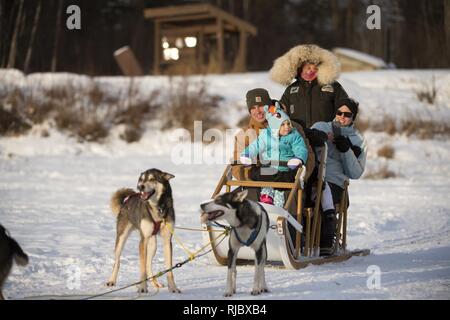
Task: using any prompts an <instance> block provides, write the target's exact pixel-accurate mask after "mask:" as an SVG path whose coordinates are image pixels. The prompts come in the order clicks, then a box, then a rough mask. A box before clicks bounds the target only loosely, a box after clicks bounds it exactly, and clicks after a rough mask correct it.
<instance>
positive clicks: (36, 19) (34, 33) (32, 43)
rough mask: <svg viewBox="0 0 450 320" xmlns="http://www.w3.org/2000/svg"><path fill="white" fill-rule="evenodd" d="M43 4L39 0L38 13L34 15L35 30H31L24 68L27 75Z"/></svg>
mask: <svg viewBox="0 0 450 320" xmlns="http://www.w3.org/2000/svg"><path fill="white" fill-rule="evenodd" d="M41 4H42V1H41V0H39V2H38V4H37V8H36V12H35V14H34V21H33V29H32V30H31V38H30V44H29V45H28V50H27V56H26V58H25V64H24V66H23V70H24V72H25V73H26V72H27V71H28V67H29V66H30V61H31V55H32V53H33V45H34V39H35V37H36V30H37V26H38V24H39V17H40V15H41Z"/></svg>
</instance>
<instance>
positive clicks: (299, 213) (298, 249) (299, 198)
mask: <svg viewBox="0 0 450 320" xmlns="http://www.w3.org/2000/svg"><path fill="white" fill-rule="evenodd" d="M302 196H303V190H301V189H300V190H298V192H297V222H298V223H299V224H301V225H302V226H303V224H302V217H303V206H302ZM301 239H302V233H301V232H298V231H297V232H296V235H295V258H298V256H299V255H300V252H301Z"/></svg>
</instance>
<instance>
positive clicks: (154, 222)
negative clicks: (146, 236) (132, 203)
mask: <svg viewBox="0 0 450 320" xmlns="http://www.w3.org/2000/svg"><path fill="white" fill-rule="evenodd" d="M137 195H139V192H135V193H132V194H130V195H129V196H127V197H125V199H123V205H126V203H127V202H128V200H130V199H131V198H132V197H134V196H137ZM145 205H146V206H145V207H146V208H147V212H148V215H149V217H150V220H151V221H152V222H153V224H154V225H155V227H154V228H153V232H152V236H154V235H156V234H157V233H158V232H159V229H160V228H161V222H162V221H155V219H153V217H152V213H151V209H150V206H149V204H148V203H146V204H145ZM159 211H161V209H159Z"/></svg>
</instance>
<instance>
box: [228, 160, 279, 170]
mask: <svg viewBox="0 0 450 320" xmlns="http://www.w3.org/2000/svg"><path fill="white" fill-rule="evenodd" d="M230 164H231V165H232V166H243V165H244V164H243V163H241V162H240V161H239V160H234V161H232V162H231V163H230ZM273 165H274V166H278V167H287V166H288V162H287V161H278V162H276V161H274V162H273ZM249 166H259V167H263V168H267V167H270V166H271V164H270V163H261V162H260V161H258V162H257V163H252V164H251V165H249Z"/></svg>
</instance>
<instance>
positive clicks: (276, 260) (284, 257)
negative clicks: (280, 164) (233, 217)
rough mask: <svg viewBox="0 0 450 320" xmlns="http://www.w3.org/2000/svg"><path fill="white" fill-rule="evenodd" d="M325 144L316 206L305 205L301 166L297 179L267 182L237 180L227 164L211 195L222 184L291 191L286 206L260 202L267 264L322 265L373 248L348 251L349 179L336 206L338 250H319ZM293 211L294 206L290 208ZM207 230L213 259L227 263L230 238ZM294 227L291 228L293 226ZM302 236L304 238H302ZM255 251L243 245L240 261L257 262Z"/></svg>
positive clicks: (336, 242)
mask: <svg viewBox="0 0 450 320" xmlns="http://www.w3.org/2000/svg"><path fill="white" fill-rule="evenodd" d="M326 154H327V147H326V145H325V146H324V147H322V148H321V153H320V165H319V175H318V182H317V190H319V192H318V194H317V198H316V200H315V206H314V207H312V208H304V206H303V203H304V197H303V193H304V190H303V188H302V186H303V184H302V181H301V177H302V169H299V170H298V171H297V174H296V177H295V181H294V182H292V183H288V182H264V181H243V180H234V179H233V177H232V175H231V168H232V165H231V164H230V165H228V166H227V167H226V168H225V171H224V173H223V175H222V177H221V178H220V181H219V183H218V184H217V187H216V189H215V190H214V193H213V194H212V197H211V198H214V197H215V196H216V195H218V194H219V193H220V192H221V191H222V189H223V187H225V189H226V192H230V191H231V188H232V187H258V188H262V187H273V188H282V189H287V190H290V193H289V196H288V198H287V201H286V203H285V205H284V208H281V207H277V206H274V205H269V204H265V203H260V204H261V205H262V206H263V207H264V208H265V209H266V211H267V213H268V215H269V219H270V226H271V227H270V229H269V232H268V234H267V241H266V243H267V263H268V264H273V265H282V266H284V267H286V268H288V269H300V268H304V267H306V266H308V265H310V264H323V263H329V262H340V261H344V260H347V259H349V258H351V257H352V256H365V255H368V254H369V253H370V250H368V249H364V250H352V251H350V250H347V192H348V182H346V184H345V188H344V194H343V195H342V200H341V203H339V204H337V205H335V208H336V213H337V218H338V220H337V227H336V240H335V250H334V251H335V253H334V254H333V255H331V256H324V257H321V256H319V253H320V247H319V244H320V228H321V212H320V199H321V196H322V191H321V190H322V185H323V183H324V179H325V168H326ZM295 198H296V199H299V201H297V202H296V206H295V207H296V209H295V210H294V211H295V212H293V214H291V213H289V211H288V208H291V204H293V203H295ZM291 210H292V208H291ZM219 222H220V224H223V225H227V223H226V221H224V220H220V221H219ZM289 225H291V226H292V228H293V231H294V232H295V235H292V236H291V233H290V231H289V227H288V226H289ZM203 228H204V229H205V230H208V231H209V232H204V236H203V241H204V243H209V242H210V241H212V243H211V245H212V247H213V251H212V256H211V258H212V261H216V262H217V263H219V264H221V265H227V254H228V240H227V239H225V241H221V242H220V243H219V242H216V241H215V238H216V237H217V235H218V233H217V232H214V230H213V229H217V228H215V227H210V226H206V225H203ZM292 228H291V229H292ZM302 236H303V238H304V240H303V241H301V239H302ZM254 256H255V253H254V251H253V250H252V249H250V248H248V247H243V248H241V249H240V250H239V253H238V261H237V263H238V264H249V263H254Z"/></svg>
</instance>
